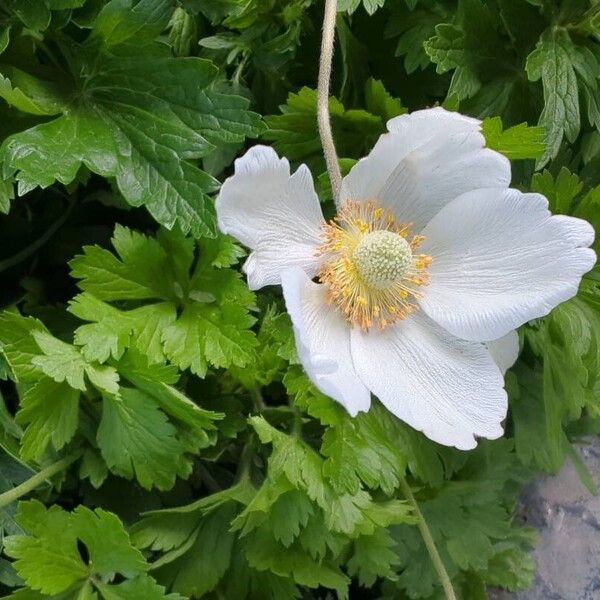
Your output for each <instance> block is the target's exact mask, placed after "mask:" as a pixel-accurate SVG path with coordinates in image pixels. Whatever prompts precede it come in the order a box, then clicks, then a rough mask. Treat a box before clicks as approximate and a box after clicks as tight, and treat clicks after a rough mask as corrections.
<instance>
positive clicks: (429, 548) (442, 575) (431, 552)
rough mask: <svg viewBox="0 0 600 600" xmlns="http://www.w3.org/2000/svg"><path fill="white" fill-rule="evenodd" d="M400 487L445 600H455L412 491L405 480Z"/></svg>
mask: <svg viewBox="0 0 600 600" xmlns="http://www.w3.org/2000/svg"><path fill="white" fill-rule="evenodd" d="M400 487H401V488H402V493H403V494H404V496H405V497H406V499H407V500H408V501H409V502H410V504H411V505H412V507H413V510H414V513H415V516H416V517H417V526H418V528H419V531H420V532H421V536H422V537H423V541H424V542H425V546H426V547H427V552H429V556H430V557H431V562H432V563H433V566H434V567H435V570H436V572H437V574H438V577H439V578H440V582H441V584H442V587H443V588H444V593H445V594H446V598H447V600H456V595H455V593H454V589H453V588H452V583H451V582H450V577H448V573H447V571H446V567H444V563H443V562H442V559H441V558H440V554H439V552H438V550H437V548H436V546H435V542H434V541H433V537H432V535H431V531H429V526H428V525H427V521H425V518H424V517H423V513H422V512H421V509H420V508H419V505H418V504H417V501H416V500H415V497H414V496H413V493H412V490H411V489H410V486H409V485H408V483H406V480H405V479H401V480H400Z"/></svg>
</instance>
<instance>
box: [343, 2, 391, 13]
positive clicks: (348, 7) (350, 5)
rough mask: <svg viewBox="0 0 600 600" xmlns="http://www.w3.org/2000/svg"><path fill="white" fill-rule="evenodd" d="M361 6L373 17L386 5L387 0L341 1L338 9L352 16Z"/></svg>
mask: <svg viewBox="0 0 600 600" xmlns="http://www.w3.org/2000/svg"><path fill="white" fill-rule="evenodd" d="M361 4H362V5H363V6H364V7H365V10H366V11H367V13H368V14H370V15H372V14H373V13H374V12H375V11H376V10H377V9H378V8H381V7H382V6H383V5H384V4H385V0H340V2H338V7H337V9H338V11H345V12H348V13H350V14H352V13H353V12H354V11H355V10H356V9H357V8H358V7H359V6H360V5H361Z"/></svg>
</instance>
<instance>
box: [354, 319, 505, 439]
mask: <svg viewBox="0 0 600 600" xmlns="http://www.w3.org/2000/svg"><path fill="white" fill-rule="evenodd" d="M350 345H351V349H352V358H353V359H354V366H355V368H356V371H357V373H358V375H359V377H360V378H361V379H362V381H363V383H364V384H365V385H366V386H367V387H368V388H369V389H370V390H371V391H372V392H373V393H374V394H375V395H376V396H377V397H378V398H379V400H380V401H381V402H382V403H383V404H384V406H385V407H386V408H387V409H388V410H389V411H390V412H392V413H393V414H394V415H396V416H397V417H398V418H400V419H402V420H403V421H405V422H406V423H408V424H409V425H411V426H412V427H414V428H415V429H418V430H419V431H422V432H423V433H424V434H425V435H426V436H427V437H428V438H430V439H432V440H434V441H435V442H438V443H440V444H444V445H446V446H456V447H457V448H459V449H461V450H469V449H471V448H474V447H475V446H476V441H475V437H474V436H475V435H477V436H483V437H486V438H490V439H495V438H497V437H500V436H501V435H502V433H503V430H502V426H501V421H502V420H503V419H504V418H505V417H506V410H507V398H506V392H505V391H504V389H503V385H504V381H503V377H502V375H501V373H500V371H499V369H498V367H497V365H496V364H495V363H494V361H493V359H492V357H491V356H490V354H489V352H488V351H487V350H486V348H485V347H484V346H483V344H479V343H473V342H466V341H464V340H459V339H457V338H455V337H454V336H452V335H450V334H449V333H448V332H446V331H444V330H443V329H442V328H441V327H439V326H438V325H436V324H435V323H434V322H433V321H431V320H430V319H428V318H427V316H426V315H424V314H423V313H419V312H417V313H415V314H413V315H412V316H410V317H408V318H407V319H405V320H404V321H398V322H397V323H396V324H394V325H393V326H391V327H388V328H387V329H384V330H383V331H374V330H372V331H370V332H368V333H363V332H361V331H360V330H358V329H354V330H352V334H351V341H350Z"/></svg>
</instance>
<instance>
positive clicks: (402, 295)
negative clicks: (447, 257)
mask: <svg viewBox="0 0 600 600" xmlns="http://www.w3.org/2000/svg"><path fill="white" fill-rule="evenodd" d="M410 228H411V225H410V224H409V223H396V220H395V216H394V215H393V214H392V213H391V212H390V211H389V210H387V209H384V208H382V207H380V206H377V204H376V203H375V202H367V203H359V202H352V201H348V202H346V204H345V205H344V206H343V207H342V209H341V210H340V212H339V214H338V215H337V217H336V218H335V219H334V220H332V221H330V222H329V223H328V224H327V225H326V226H325V230H324V232H323V238H324V243H323V244H322V245H321V246H320V248H319V249H318V252H317V254H318V255H319V256H325V257H326V260H325V261H324V263H323V266H322V268H321V270H320V272H319V279H320V281H321V283H323V284H324V285H326V286H327V288H328V290H327V298H328V301H329V302H330V303H331V304H332V305H334V306H336V307H337V308H338V310H340V312H341V313H343V314H344V315H346V318H347V320H348V323H349V324H350V325H351V326H357V327H360V328H361V329H362V330H364V331H366V330H369V329H370V328H371V327H373V325H376V326H377V327H378V328H379V329H384V328H385V327H387V326H388V325H390V324H391V323H394V322H395V321H398V320H400V319H405V318H406V317H407V316H409V315H410V314H411V313H413V312H414V311H415V310H416V309H417V304H416V303H415V301H416V300H417V299H419V298H421V297H422V293H421V292H420V291H419V290H418V288H419V287H421V286H425V285H427V283H428V274H427V271H426V269H427V267H429V265H430V264H431V260H432V259H431V257H430V256H428V255H426V254H420V255H413V254H412V251H413V250H414V249H415V248H417V247H418V246H420V245H421V244H422V243H423V241H424V239H425V238H424V237H423V236H422V235H415V236H412V237H411V233H410ZM395 235H397V236H399V237H395ZM404 239H406V241H404Z"/></svg>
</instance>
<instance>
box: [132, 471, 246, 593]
mask: <svg viewBox="0 0 600 600" xmlns="http://www.w3.org/2000/svg"><path fill="white" fill-rule="evenodd" d="M253 494H254V488H253V486H252V484H251V483H250V482H249V481H248V480H242V481H240V482H239V483H237V484H236V485H234V486H233V487H231V488H228V489H225V490H223V491H221V492H217V493H215V494H212V495H209V496H206V497H204V498H201V499H200V500H197V501H196V502H194V503H192V504H189V505H187V506H180V507H174V508H167V509H163V510H157V511H152V512H150V513H147V514H146V515H145V516H144V517H143V519H142V520H141V521H140V522H138V523H137V524H136V525H135V526H134V528H133V539H134V541H135V543H136V544H137V545H138V546H139V547H141V548H151V549H153V550H155V551H156V550H161V551H163V552H164V554H163V555H162V556H161V557H160V558H159V559H158V561H157V562H155V563H154V564H153V571H154V572H155V573H156V574H157V576H158V577H159V579H160V580H161V581H164V582H166V583H168V585H169V586H170V587H171V588H172V589H174V590H175V591H178V592H181V593H183V594H186V595H194V596H201V595H202V594H204V593H206V592H209V591H211V590H213V589H214V588H215V587H216V586H217V585H218V583H219V581H220V580H221V579H222V577H223V575H224V574H225V573H226V571H227V570H228V569H229V567H230V563H231V559H232V551H233V543H234V539H235V536H234V535H233V533H232V532H231V531H230V523H231V520H232V518H233V517H234V516H235V514H236V513H237V512H239V510H240V509H241V507H242V506H243V504H245V503H247V502H248V501H249V499H250V498H251V497H252V496H253ZM206 548H210V549H211V551H210V552H209V553H207V552H205V550H206ZM199 555H201V556H202V557H203V559H202V561H198V556H199Z"/></svg>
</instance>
